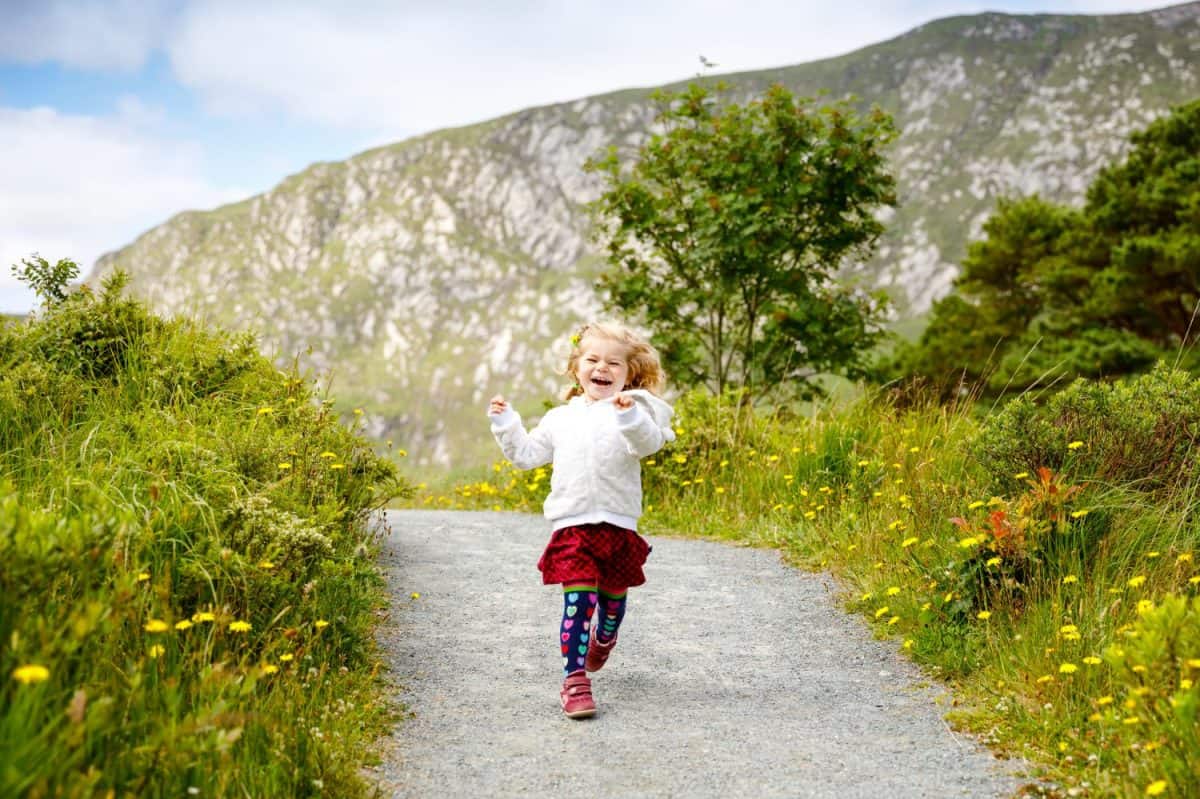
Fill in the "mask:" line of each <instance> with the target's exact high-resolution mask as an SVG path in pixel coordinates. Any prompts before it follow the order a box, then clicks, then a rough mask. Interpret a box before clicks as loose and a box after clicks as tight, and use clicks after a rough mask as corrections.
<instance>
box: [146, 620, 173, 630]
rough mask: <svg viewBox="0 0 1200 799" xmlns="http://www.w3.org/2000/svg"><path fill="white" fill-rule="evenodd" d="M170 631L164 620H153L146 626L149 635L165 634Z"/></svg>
mask: <svg viewBox="0 0 1200 799" xmlns="http://www.w3.org/2000/svg"><path fill="white" fill-rule="evenodd" d="M168 629H169V628H168V626H167V623H166V622H165V621H163V620H162V619H151V620H150V621H148V622H146V624H145V630H146V632H148V633H164V632H166V631H167V630H168Z"/></svg>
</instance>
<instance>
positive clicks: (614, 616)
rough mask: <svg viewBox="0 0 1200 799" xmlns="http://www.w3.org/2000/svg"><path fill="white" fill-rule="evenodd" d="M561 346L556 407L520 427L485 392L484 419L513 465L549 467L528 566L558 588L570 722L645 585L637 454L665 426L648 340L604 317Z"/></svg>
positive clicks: (582, 710)
mask: <svg viewBox="0 0 1200 799" xmlns="http://www.w3.org/2000/svg"><path fill="white" fill-rule="evenodd" d="M571 341H572V349H571V354H570V356H569V357H568V359H567V367H566V372H567V374H569V375H570V376H571V377H573V378H574V379H575V385H574V386H573V387H572V388H571V389H570V391H568V392H567V397H566V398H567V400H568V402H567V404H566V405H560V406H558V407H556V408H553V409H551V410H550V411H548V412H547V413H546V415H545V416H544V417H542V420H541V422H540V423H539V424H538V425H537V427H535V428H534V429H533V430H532V431H530V432H526V431H525V427H524V425H522V424H521V417H520V416H519V415H518V414H517V412H516V411H515V410H513V409H512V408H511V407H509V405H508V403H507V402H506V401H505V399H504V398H503V397H501V396H496V397H493V398H492V400H491V404H490V405H489V406H488V416H489V417H490V419H491V422H492V433H493V435H495V437H496V441H497V442H498V443H499V444H500V448H501V449H502V450H503V451H504V457H506V458H508V460H510V461H511V462H512V463H513V465H514V466H516V467H517V468H518V469H532V468H533V467H535V466H541V465H542V464H545V463H552V464H553V472H552V475H551V478H550V495H549V496H548V497H546V502H545V505H544V510H545V514H546V518H548V519H549V520H550V522H551V524H552V529H553V530H554V532H553V534H552V535H551V536H550V542H549V543H548V544H547V545H546V551H545V552H544V553H542V557H541V560H539V561H538V568H539V569H540V570H541V572H542V582H543V583H544V584H546V585H549V584H551V583H560V584H562V587H563V618H562V626H561V628H560V635H559V638H560V645H561V649H562V655H563V673H564V675H565V676H564V680H563V686H562V690H561V692H560V694H559V696H560V698H561V700H562V708H563V712H564V713H565V714H566V715H567V716H569V717H570V718H573V719H579V718H587V717H589V716H593V715H595V713H596V703H595V701H594V700H593V699H592V684H591V680H589V679H588V676H587V672H589V671H599V670H600V669H601V668H602V667H603V666H604V663H605V661H606V660H608V656H609V654H610V653H611V652H612V650H613V647H614V646H615V645H616V643H617V628H618V627H620V625H621V619H622V618H624V616H625V598H626V592H627V591H628V589H629V587H630V586H635V585H641V584H642V583H644V582H646V576H645V575H644V574H643V573H642V565H643V564H644V563H645V562H646V556H647V555H648V554H649V552H650V547H649V545H648V544H647V543H646V541H645V539H643V538H642V537H641V536H639V535H638V534H637V520H638V517H639V516H640V515H641V513H642V475H641V464H640V462H639V460H640V459H641V458H644V457H646V456H647V455H650V454H652V453H654V452H657V451H658V450H659V449H660V448H661V447H662V446H663V444H665V443H666V442H668V441H672V440H674V438H675V433H674V431H672V430H671V426H670V422H671V414H672V410H671V406H670V405H668V404H667V403H666V402H664V401H663V400H661V399H659V398H658V396H656V395H657V394H658V392H660V391H661V390H662V386H663V383H664V380H665V378H664V375H663V370H662V366H661V365H660V364H659V359H658V353H657V352H656V351H655V350H654V348H653V347H652V346H650V344H649V343H648V342H646V341H645V340H644V339H642V338H641V337H640V336H638V335H637V334H635V333H634V332H633V331H631V330H629V329H628V328H626V327H624V326H621V325H617V324H612V323H592V324H586V325H584V326H583V327H582V328H580V330H579V332H578V334H577V335H575V336H574V337H572V339H571ZM597 606H599V608H600V614H599V618H596V617H595V614H596V609H597Z"/></svg>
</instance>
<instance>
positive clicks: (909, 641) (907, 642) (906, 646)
mask: <svg viewBox="0 0 1200 799" xmlns="http://www.w3.org/2000/svg"><path fill="white" fill-rule="evenodd" d="M901 646H902V648H904V649H912V648H913V639H911V638H905V639H904V643H903V644H902V645H901Z"/></svg>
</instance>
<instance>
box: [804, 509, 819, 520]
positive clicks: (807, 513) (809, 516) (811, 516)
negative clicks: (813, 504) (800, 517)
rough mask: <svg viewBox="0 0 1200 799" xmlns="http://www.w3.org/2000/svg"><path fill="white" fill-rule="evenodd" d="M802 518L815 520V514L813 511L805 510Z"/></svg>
mask: <svg viewBox="0 0 1200 799" xmlns="http://www.w3.org/2000/svg"><path fill="white" fill-rule="evenodd" d="M804 518H806V519H815V518H817V512H816V511H813V510H807V511H805V512H804Z"/></svg>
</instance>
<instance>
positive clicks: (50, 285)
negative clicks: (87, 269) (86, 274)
mask: <svg viewBox="0 0 1200 799" xmlns="http://www.w3.org/2000/svg"><path fill="white" fill-rule="evenodd" d="M12 273H13V275H14V276H15V277H16V278H17V279H18V280H20V281H21V282H23V283H25V284H27V285H28V286H29V287H30V288H31V289H33V291H34V293H35V294H37V296H38V297H40V298H41V299H42V302H43V303H45V304H46V305H47V306H48V307H51V308H52V307H54V306H55V305H58V304H59V303H61V302H62V301H63V300H65V299H66V298H67V286H68V284H69V283H70V282H71V281H72V280H74V279H75V278H77V277H79V265H78V264H76V263H75V262H74V261H71V260H69V259H67V258H61V259H59V261H58V263H56V264H51V263H50V262H49V261H47V260H46V259H45V258H42V257H41V256H40V255H38V254H37V253H34V254H33V255H31V256H29V257H28V258H23V259H22V260H21V263H20V264H13V267H12Z"/></svg>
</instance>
